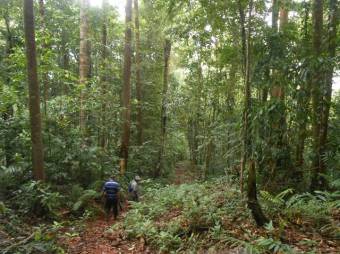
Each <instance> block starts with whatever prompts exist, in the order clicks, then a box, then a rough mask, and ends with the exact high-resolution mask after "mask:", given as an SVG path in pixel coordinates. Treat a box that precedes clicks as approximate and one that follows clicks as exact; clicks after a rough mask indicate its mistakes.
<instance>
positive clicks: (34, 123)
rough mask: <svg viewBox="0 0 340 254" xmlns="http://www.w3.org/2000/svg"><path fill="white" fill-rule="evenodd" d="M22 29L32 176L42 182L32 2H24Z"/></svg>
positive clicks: (41, 148)
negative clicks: (25, 58) (25, 62)
mask: <svg viewBox="0 0 340 254" xmlns="http://www.w3.org/2000/svg"><path fill="white" fill-rule="evenodd" d="M24 29H25V44H26V57H27V79H28V85H29V87H28V91H29V112H30V124H31V140H32V163H33V175H34V178H35V179H36V180H44V179H45V172H44V152H43V142H42V131H41V115H40V90H39V81H38V72H37V58H36V47H35V31H34V14H33V0H25V1H24Z"/></svg>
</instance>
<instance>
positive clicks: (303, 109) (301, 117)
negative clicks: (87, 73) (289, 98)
mask: <svg viewBox="0 0 340 254" xmlns="http://www.w3.org/2000/svg"><path fill="white" fill-rule="evenodd" d="M304 8H305V13H304V27H303V32H304V35H303V36H304V38H303V42H304V56H308V54H309V38H308V19H309V9H308V8H307V6H306V5H305V7H304ZM307 68H308V67H307ZM310 83H311V80H310V75H308V77H307V81H306V82H304V83H302V84H301V89H300V93H301V94H300V96H298V99H297V105H298V106H297V110H298V114H297V119H298V121H299V123H298V140H297V144H296V155H295V156H296V157H295V162H296V164H295V167H296V168H297V169H298V170H299V171H300V173H298V176H297V181H298V180H299V179H301V177H302V171H301V168H302V166H303V164H304V158H303V156H304V150H305V140H306V138H307V134H306V131H307V130H306V127H307V116H308V115H309V110H308V105H309V102H310V89H311V88H310Z"/></svg>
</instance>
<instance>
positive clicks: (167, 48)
mask: <svg viewBox="0 0 340 254" xmlns="http://www.w3.org/2000/svg"><path fill="white" fill-rule="evenodd" d="M170 53H171V42H170V40H168V39H166V40H165V44H164V70H163V92H162V109H161V142H160V149H159V156H158V164H157V167H156V170H155V172H154V176H155V177H159V176H160V174H161V171H162V169H163V166H164V165H163V164H164V158H163V157H164V148H165V136H166V124H167V112H166V111H167V94H168V76H169V59H170Z"/></svg>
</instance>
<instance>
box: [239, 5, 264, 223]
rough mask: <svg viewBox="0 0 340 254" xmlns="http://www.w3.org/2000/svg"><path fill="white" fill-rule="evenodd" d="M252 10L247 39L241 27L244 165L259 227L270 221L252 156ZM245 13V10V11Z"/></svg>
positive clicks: (253, 210)
mask: <svg viewBox="0 0 340 254" xmlns="http://www.w3.org/2000/svg"><path fill="white" fill-rule="evenodd" d="M252 10H253V1H252V0H251V1H250V3H249V17H248V29H247V30H248V31H247V37H245V36H246V33H244V32H242V30H243V28H242V25H241V38H242V45H245V50H244V51H243V53H244V54H245V55H244V56H243V57H244V58H245V61H244V64H245V66H244V67H245V71H244V75H245V77H244V84H245V89H244V112H243V155H242V161H243V164H244V165H248V185H247V204H248V207H249V209H250V210H251V213H252V215H253V217H254V219H255V221H256V224H257V225H258V226H263V225H264V224H265V223H266V222H267V221H268V219H267V218H266V217H265V216H264V214H263V212H262V209H261V206H260V204H259V202H258V200H257V187H256V165H255V160H254V159H253V155H252V146H253V145H252V137H251V133H252V131H251V121H250V120H251V119H250V112H251V78H250V75H251V73H250V72H251V54H250V46H251V41H250V40H251V21H252ZM243 11H244V9H243ZM240 13H241V12H240Z"/></svg>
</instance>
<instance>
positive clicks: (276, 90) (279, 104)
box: [270, 0, 291, 185]
mask: <svg viewBox="0 0 340 254" xmlns="http://www.w3.org/2000/svg"><path fill="white" fill-rule="evenodd" d="M278 18H280V19H279V20H280V26H279V27H278V26H277V23H278ZM287 23H288V10H287V7H286V6H285V1H281V2H279V1H277V0H273V13H272V30H273V33H274V37H273V40H272V45H271V58H272V62H273V66H272V76H271V80H272V82H271V83H272V84H271V85H272V88H271V91H270V93H271V103H272V104H273V106H275V109H276V110H275V111H273V112H271V113H270V121H271V133H270V146H271V147H272V150H273V151H278V152H273V153H272V155H271V162H270V165H271V169H270V177H271V178H274V177H276V176H277V174H276V173H277V171H278V170H282V172H283V173H284V175H287V174H291V172H290V168H291V163H290V149H289V145H288V143H287V140H286V138H285V133H286V131H287V121H286V112H285V111H286V109H285V108H286V106H285V101H284V100H285V89H284V84H285V82H284V77H285V75H284V73H283V70H282V68H280V67H279V66H277V64H275V63H276V62H277V59H279V58H281V57H283V56H284V52H283V51H278V50H277V49H276V48H275V44H276V43H279V41H278V39H277V35H278V28H280V32H281V33H282V32H284V30H285V27H286V25H287ZM272 183H275V181H273V182H272ZM275 185H276V184H275Z"/></svg>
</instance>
